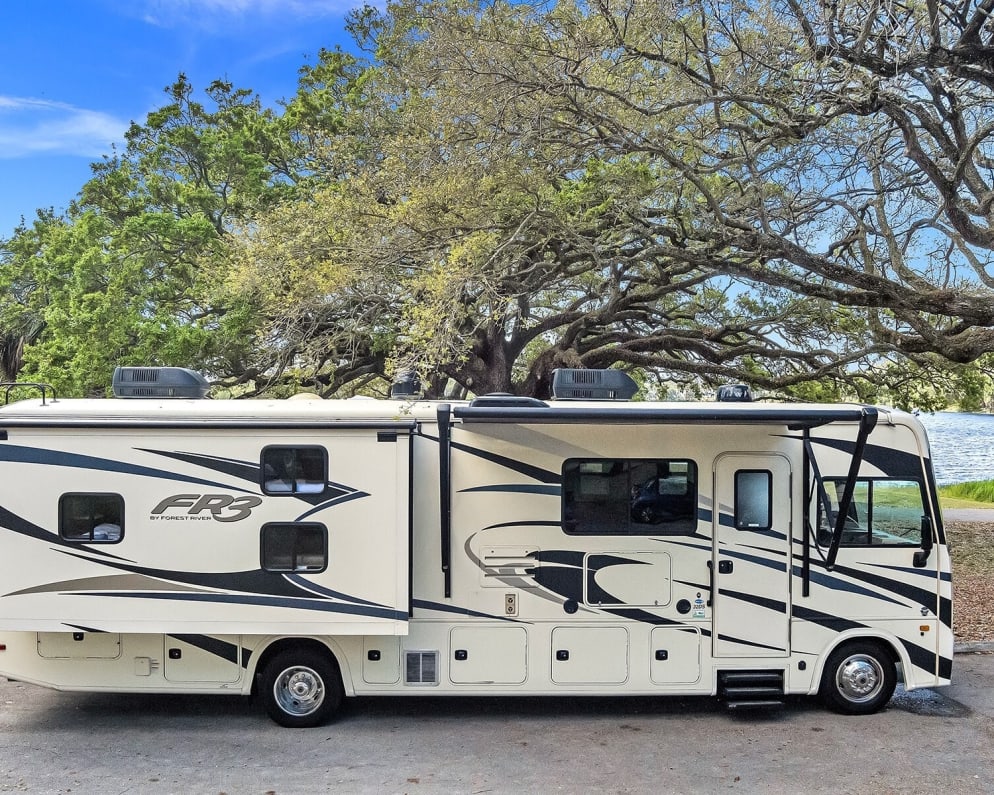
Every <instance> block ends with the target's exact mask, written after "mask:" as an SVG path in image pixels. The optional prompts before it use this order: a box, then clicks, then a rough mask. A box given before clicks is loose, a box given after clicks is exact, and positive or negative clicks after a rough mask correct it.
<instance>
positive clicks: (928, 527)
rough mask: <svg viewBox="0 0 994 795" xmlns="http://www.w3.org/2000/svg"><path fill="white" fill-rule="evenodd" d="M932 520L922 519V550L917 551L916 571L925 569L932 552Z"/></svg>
mask: <svg viewBox="0 0 994 795" xmlns="http://www.w3.org/2000/svg"><path fill="white" fill-rule="evenodd" d="M933 544H934V542H933V541H932V520H931V519H929V518H928V517H927V516H923V517H922V548H921V549H919V550H916V551H915V557H914V566H915V568H916V569H924V568H925V565H926V564H927V563H928V556H929V555H930V554H931V552H932V546H933Z"/></svg>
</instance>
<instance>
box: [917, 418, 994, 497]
mask: <svg viewBox="0 0 994 795" xmlns="http://www.w3.org/2000/svg"><path fill="white" fill-rule="evenodd" d="M918 419H919V420H921V423H922V425H924V426H925V431H926V432H927V433H928V440H929V443H930V444H931V446H932V465H933V466H934V467H935V479H936V480H937V481H938V483H939V485H940V486H942V485H946V484H947V483H964V482H966V481H968V480H994V414H960V413H956V412H947V411H940V412H936V413H935V414H926V413H925V412H922V413H921V415H919V417H918Z"/></svg>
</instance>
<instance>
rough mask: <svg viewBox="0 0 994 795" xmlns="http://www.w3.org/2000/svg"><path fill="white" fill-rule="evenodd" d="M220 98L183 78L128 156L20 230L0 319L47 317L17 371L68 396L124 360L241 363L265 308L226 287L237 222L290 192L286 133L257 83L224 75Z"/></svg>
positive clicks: (228, 368) (229, 367) (136, 131)
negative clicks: (200, 96)
mask: <svg viewBox="0 0 994 795" xmlns="http://www.w3.org/2000/svg"><path fill="white" fill-rule="evenodd" d="M206 93H207V96H208V98H209V100H210V102H211V104H212V107H211V108H208V107H207V106H205V105H203V104H201V103H199V102H197V101H196V100H195V99H194V97H193V90H192V87H191V86H190V84H189V83H188V82H187V81H186V79H185V78H184V77H182V76H181V77H180V79H179V80H178V81H177V83H175V84H174V85H173V86H172V87H170V89H169V97H170V100H171V102H170V103H169V104H167V105H166V106H164V107H162V108H160V109H159V110H156V111H153V112H152V113H150V114H149V116H148V118H147V120H146V122H145V124H144V125H139V124H133V125H132V126H131V128H130V129H129V130H128V133H127V136H126V137H127V146H126V149H125V151H124V152H123V153H122V154H120V155H115V156H114V157H110V158H106V159H105V160H103V161H101V162H100V163H96V164H94V166H93V178H92V179H91V180H90V181H89V182H87V183H86V185H84V186H83V188H82V191H81V193H80V197H79V200H78V201H77V202H76V203H75V204H74V205H73V206H72V207H71V208H70V210H69V212H68V213H67V215H66V216H65V217H61V218H56V217H52V216H48V217H42V218H39V220H37V221H36V222H35V223H34V224H33V225H32V226H31V227H30V228H23V229H20V230H18V231H17V232H16V233H15V236H14V239H13V240H11V241H9V242H8V253H7V255H6V257H5V260H4V268H3V271H2V273H0V290H2V291H3V292H2V294H3V295H5V296H6V298H5V299H4V300H2V301H0V323H2V327H3V328H5V329H20V328H36V329H38V330H39V331H38V333H36V334H34V335H33V336H32V337H31V338H30V339H28V340H27V344H26V345H25V346H24V347H23V358H22V361H20V362H18V367H17V369H18V370H19V377H21V378H31V379H37V380H41V381H45V382H50V383H52V384H53V385H54V386H56V388H57V389H58V390H59V393H60V394H63V395H99V394H104V393H105V391H106V389H107V387H108V385H109V384H110V382H111V373H112V371H113V368H114V366H115V365H118V364H149V365H151V364H175V365H184V366H190V367H196V368H199V369H202V370H204V371H206V372H208V373H213V374H215V375H224V374H227V373H232V372H234V373H243V372H244V371H245V369H246V367H247V366H250V362H251V361H252V354H251V351H250V350H249V346H250V345H251V339H252V335H253V333H254V329H255V328H256V327H257V326H258V317H257V316H256V315H255V313H254V312H253V309H252V307H251V305H250V304H247V303H245V302H244V301H242V300H241V299H240V298H238V297H234V298H229V297H228V296H226V295H225V294H224V292H223V290H222V289H221V288H222V285H223V284H224V280H225V279H226V273H225V272H224V270H223V262H224V260H223V259H222V258H221V256H220V255H221V254H222V253H223V252H224V251H225V249H226V247H227V245H228V239H229V238H230V232H231V229H232V225H233V224H234V223H237V222H241V221H243V220H245V219H248V218H250V217H252V216H253V215H254V214H255V213H257V212H259V211H260V210H261V209H262V208H264V207H268V206H273V205H275V204H276V203H277V202H279V201H281V200H284V199H285V198H286V197H288V196H290V195H292V184H291V183H290V182H289V180H288V177H289V176H290V175H289V174H288V172H287V170H286V165H287V161H286V159H285V155H286V154H287V152H288V149H289V147H288V144H287V143H286V141H284V140H281V138H280V135H281V132H280V128H279V125H278V124H277V123H276V119H275V117H274V115H273V114H272V113H271V112H269V111H264V110H262V109H261V108H260V106H259V104H258V100H257V99H255V98H253V97H252V96H251V95H250V93H249V92H247V91H243V90H236V89H234V88H233V87H232V86H231V85H230V84H228V83H224V82H220V81H219V82H215V83H213V84H212V85H211V86H210V87H209V88H208V89H207V92H206Z"/></svg>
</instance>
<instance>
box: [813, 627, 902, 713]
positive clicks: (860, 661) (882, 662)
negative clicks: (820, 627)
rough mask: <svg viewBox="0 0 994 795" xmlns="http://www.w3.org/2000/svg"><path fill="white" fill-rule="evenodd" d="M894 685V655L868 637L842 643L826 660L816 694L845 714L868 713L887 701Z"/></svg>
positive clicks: (882, 705)
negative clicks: (862, 639)
mask: <svg viewBox="0 0 994 795" xmlns="http://www.w3.org/2000/svg"><path fill="white" fill-rule="evenodd" d="M896 686H897V670H896V668H895V661H894V656H893V654H892V653H891V652H890V650H889V649H888V648H886V647H885V646H884V645H882V644H880V643H877V642H875V641H871V640H864V641H853V642H850V643H844V644H843V645H841V646H839V648H837V649H836V650H835V651H833V652H832V653H831V654H830V655H829V656H828V660H827V662H826V663H825V670H824V672H823V673H822V676H821V688H820V689H819V691H818V695H819V696H820V697H821V700H822V701H823V702H824V703H825V705H826V706H827V707H828V708H829V709H831V710H834V711H835V712H841V713H844V714H846V715H869V714H871V713H873V712H877V711H879V710H880V709H882V708H883V707H884V705H885V704H886V703H887V702H888V701H890V697H891V696H892V695H894V688H895V687H896Z"/></svg>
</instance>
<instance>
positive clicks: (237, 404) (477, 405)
mask: <svg viewBox="0 0 994 795" xmlns="http://www.w3.org/2000/svg"><path fill="white" fill-rule="evenodd" d="M442 406H448V407H449V408H450V410H451V416H452V418H453V419H455V420H456V421H462V422H466V423H477V422H486V423H492V422H500V423H520V424H547V423H556V424H560V423H591V424H602V423H603V424H642V423H646V424H656V423H679V424H727V425H733V424H734V425H738V424H746V425H754V424H764V425H788V426H792V427H798V428H801V427H816V426H819V425H824V424H828V423H832V422H859V421H860V420H861V418H862V417H864V416H865V415H867V414H873V413H876V414H880V415H885V416H886V418H885V417H881V419H884V421H885V422H886V421H889V419H890V415H891V414H892V413H895V412H892V410H889V409H875V408H871V407H867V406H859V405H853V404H774V403H632V402H604V401H549V402H548V403H544V402H542V401H538V400H530V399H527V398H526V399H520V398H517V399H515V398H507V399H502V398H492V397H488V398H485V399H483V400H478V401H474V402H469V403H466V402H457V401H452V402H444V401H415V402H408V401H397V400H374V399H368V398H353V399H351V400H293V399H290V400H176V399H158V398H145V399H121V398H117V399H115V398H107V399H96V400H83V399H68V400H66V399H63V400H53V399H51V398H49V399H47V400H44V401H43V400H41V399H31V400H22V401H19V402H17V403H11V404H9V405H6V406H3V407H0V427H11V426H18V425H19V426H25V425H61V426H65V425H83V426H86V425H90V426H146V425H155V426H163V425H166V426H169V425H177V426H178V425H185V426H189V425H204V426H224V425H243V426H269V425H272V426H283V427H286V426H304V427H306V426H321V425H335V426H348V425H355V426H364V427H373V426H381V425H383V426H395V427H396V426H411V425H413V424H414V423H416V422H424V421H428V422H432V421H435V420H436V418H437V416H438V410H439V408H440V407H442Z"/></svg>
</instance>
